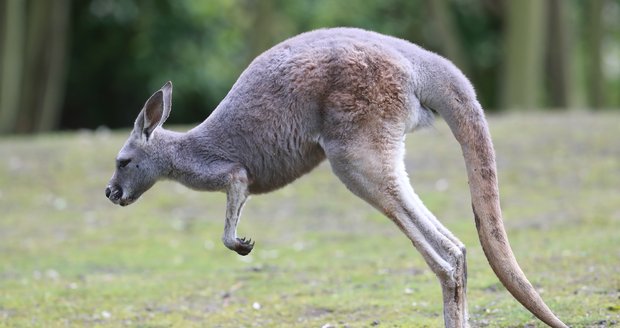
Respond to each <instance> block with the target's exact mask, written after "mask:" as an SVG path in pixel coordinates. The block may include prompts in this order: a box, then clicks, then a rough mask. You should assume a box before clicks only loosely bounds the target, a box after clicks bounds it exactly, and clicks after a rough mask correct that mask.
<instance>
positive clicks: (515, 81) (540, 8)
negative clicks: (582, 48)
mask: <svg viewBox="0 0 620 328" xmlns="http://www.w3.org/2000/svg"><path fill="white" fill-rule="evenodd" d="M546 9H547V8H546V2H545V1H539V0H521V1H508V2H507V6H506V12H507V14H508V16H507V23H508V26H507V31H506V37H505V45H504V47H505V48H504V51H505V54H504V56H505V57H504V72H503V73H504V81H503V89H502V95H503V101H502V107H504V108H508V109H534V108H539V107H540V106H541V105H542V104H541V101H540V97H541V96H542V94H541V90H542V83H541V82H542V80H543V73H542V72H543V67H544V66H543V63H544V61H543V58H544V56H543V55H544V42H545V36H546V33H545V24H544V20H545V18H546V17H547V15H546Z"/></svg>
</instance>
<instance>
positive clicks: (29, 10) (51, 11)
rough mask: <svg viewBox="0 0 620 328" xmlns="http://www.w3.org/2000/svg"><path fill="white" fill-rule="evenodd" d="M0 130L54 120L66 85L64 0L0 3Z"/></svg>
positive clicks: (43, 125) (40, 127)
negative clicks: (0, 19)
mask: <svg viewBox="0 0 620 328" xmlns="http://www.w3.org/2000/svg"><path fill="white" fill-rule="evenodd" d="M3 8H5V10H4V11H3V14H4V17H5V20H4V21H5V24H4V28H3V31H2V32H3V33H2V34H3V35H4V41H3V42H4V44H3V48H2V66H1V69H0V71H1V72H3V73H2V79H1V84H0V94H1V97H0V99H2V101H0V104H1V105H0V115H1V116H2V117H1V120H0V122H2V123H0V133H9V132H20V133H24V132H26V133H27V132H40V131H48V130H51V129H53V128H55V127H56V126H57V124H58V119H59V113H60V105H61V102H62V97H63V94H64V86H65V81H64V77H65V65H64V63H65V58H66V56H65V51H66V40H67V30H68V29H67V27H68V23H69V21H68V17H69V15H68V13H69V10H70V3H69V1H68V0H57V1H56V0H55V1H38V0H32V1H20V0H8V1H6V2H5V3H4V5H3Z"/></svg>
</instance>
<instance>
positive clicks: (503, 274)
mask: <svg viewBox="0 0 620 328" xmlns="http://www.w3.org/2000/svg"><path fill="white" fill-rule="evenodd" d="M171 102H172V83H171V82H168V83H166V84H165V85H164V86H163V87H162V88H161V89H160V90H158V91H157V92H155V93H154V94H153V95H152V96H151V97H150V98H149V99H148V100H147V101H146V103H145V105H144V107H143V108H142V110H141V112H140V113H139V115H138V118H137V119H136V121H135V124H134V128H133V130H132V132H131V134H130V136H129V138H128V140H127V141H126V143H125V145H124V146H123V147H122V149H121V150H120V152H119V154H118V156H117V158H116V171H115V172H114V175H113V176H112V179H111V180H110V182H109V184H108V186H107V188H106V189H105V194H106V197H108V198H109V199H110V200H111V201H112V202H113V203H115V204H119V205H121V206H126V205H129V204H131V203H133V202H134V201H135V200H136V199H138V198H139V197H140V196H141V195H142V193H144V192H145V191H146V190H148V189H149V188H150V187H151V186H153V185H154V184H155V182H156V181H157V180H159V179H172V180H176V181H178V182H180V183H182V184H184V185H185V186H187V187H189V188H192V189H195V190H203V191H222V192H226V197H227V204H226V220H225V225H224V233H223V235H222V241H223V243H224V245H225V246H226V247H228V248H229V249H231V250H233V251H235V252H237V253H238V254H240V255H247V254H249V253H250V252H251V251H252V248H253V247H254V242H252V241H251V239H246V238H240V237H238V236H237V224H238V223H239V216H240V213H241V209H242V207H243V205H244V203H245V201H246V200H247V198H248V196H249V195H251V194H261V193H266V192H270V191H273V190H275V189H278V188H280V187H282V186H284V185H286V184H288V183H291V182H292V181H294V180H295V179H297V178H299V177H300V176H302V175H303V174H305V173H307V172H309V171H311V170H312V169H313V168H314V167H316V166H317V165H318V164H319V163H321V162H322V161H323V160H324V159H326V158H327V160H328V161H329V163H330V165H331V168H332V170H333V172H334V173H335V174H336V176H338V178H339V179H340V180H341V181H342V182H343V183H344V184H345V185H346V187H347V188H348V189H349V190H350V191H351V192H353V193H354V194H355V195H357V196H359V197H360V198H362V199H363V200H365V201H366V202H368V203H369V204H370V205H372V206H373V207H375V208H376V209H378V210H379V211H381V212H382V213H383V214H384V215H385V216H387V217H388V218H389V219H390V220H392V221H393V222H394V223H395V224H396V225H397V226H398V228H400V230H402V232H403V233H404V234H405V235H406V236H407V237H408V238H409V239H410V240H411V242H412V243H413V246H414V247H415V248H416V249H417V250H418V251H419V252H420V253H421V254H422V256H423V258H424V260H425V261H426V263H427V264H428V265H429V267H430V268H431V270H432V271H433V272H434V273H435V275H436V276H437V278H438V279H439V281H440V283H441V287H442V293H443V307H444V310H443V316H444V322H445V326H446V327H469V324H468V313H467V304H466V295H465V292H466V285H467V265H466V259H465V246H464V244H463V243H462V242H461V241H459V240H458V239H457V238H456V237H455V236H454V235H453V234H452V233H451V232H450V231H448V229H447V228H446V227H444V226H443V225H442V224H441V223H440V222H439V220H437V218H435V216H434V215H433V214H432V213H431V212H430V211H429V210H428V209H427V208H426V207H425V205H424V204H423V203H422V201H421V200H420V198H419V197H418V196H417V195H416V193H415V192H414V190H413V188H412V187H411V185H410V183H409V179H408V176H407V173H406V171H405V165H404V161H403V157H404V138H405V135H406V133H408V132H411V131H414V130H416V129H419V128H422V127H425V126H428V125H430V124H431V122H432V120H433V118H434V114H435V113H438V114H439V115H441V116H442V117H443V118H444V120H445V121H446V122H447V124H448V125H449V127H450V129H451V131H452V133H453V134H454V137H455V138H456V139H457V140H458V142H459V143H460V145H461V148H462V152H463V157H464V159H465V163H466V169H467V175H468V179H469V186H470V193H471V201H472V209H473V214H474V220H475V224H476V228H477V230H478V236H479V239H480V243H481V245H482V249H483V250H484V253H485V255H486V257H487V259H488V261H489V264H490V265H491V267H492V269H493V271H494V272H495V274H496V275H497V277H498V278H499V280H500V281H501V282H502V284H503V285H504V286H505V287H506V288H507V289H508V291H509V292H510V293H511V294H512V295H513V296H514V297H515V298H516V299H517V300H518V301H519V302H521V304H523V306H525V308H527V309H528V310H529V311H530V312H531V313H533V314H534V315H535V316H536V317H538V318H539V319H540V320H542V321H543V322H545V323H546V324H547V325H549V326H551V327H567V326H566V325H565V324H564V323H563V322H562V321H560V319H558V318H557V317H556V316H555V315H554V314H553V313H552V312H551V310H550V309H549V308H548V307H547V305H546V304H545V302H544V301H543V300H542V298H541V297H540V295H539V294H538V293H537V291H536V290H535V289H534V287H533V286H532V284H531V283H530V282H529V281H528V279H527V278H526V276H525V274H524V273H523V272H522V270H521V268H520V267H519V265H518V263H517V261H516V259H515V257H514V254H513V252H512V249H511V248H510V244H509V242H508V237H507V235H506V232H505V229H504V226H503V221H502V214H501V209H500V201H499V190H498V179H497V169H496V164H495V152H494V148H493V144H492V141H491V136H490V133H489V129H488V126H487V122H486V119H485V116H484V113H483V110H482V107H481V105H480V104H479V102H478V101H477V99H476V94H475V92H474V89H473V87H472V85H471V84H470V82H469V81H468V80H467V78H466V77H465V76H464V75H463V74H462V73H461V71H459V69H458V68H456V67H455V66H454V65H453V64H452V63H451V62H450V61H449V60H447V59H445V58H443V57H441V56H439V55H437V54H435V53H432V52H430V51H427V50H425V49H422V48H421V47H419V46H417V45H415V44H412V43H410V42H408V41H405V40H401V39H398V38H394V37H390V36H386V35H382V34H378V33H375V32H370V31H365V30H361V29H355V28H333V29H321V30H316V31H312V32H307V33H303V34H300V35H298V36H295V37H293V38H290V39H288V40H286V41H284V42H282V43H280V44H278V45H276V46H274V47H273V48H271V49H270V50H267V51H266V52H264V53H263V54H261V55H260V56H258V57H257V58H256V59H254V61H253V62H252V63H251V64H250V65H249V66H248V67H247V69H246V70H245V71H244V72H243V73H242V74H241V76H240V77H239V79H238V80H237V82H236V83H235V84H234V85H233V87H232V89H231V90H230V92H229V93H228V94H227V95H226V97H225V98H224V99H223V100H222V101H221V103H220V104H219V105H218V106H217V108H216V109H215V110H214V111H213V113H212V114H211V115H210V116H209V117H208V118H207V119H206V120H205V121H204V122H202V123H201V124H199V125H198V126H196V127H195V128H193V129H191V130H189V131H187V132H185V133H179V132H173V131H169V130H165V129H164V128H162V124H163V123H164V122H165V121H166V119H167V118H168V116H169V115H170V109H171Z"/></svg>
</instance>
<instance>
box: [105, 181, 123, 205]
mask: <svg viewBox="0 0 620 328" xmlns="http://www.w3.org/2000/svg"><path fill="white" fill-rule="evenodd" d="M105 196H106V197H107V198H108V199H109V200H110V201H111V202H112V203H114V204H119V203H120V200H121V197H123V189H122V188H121V187H120V186H114V185H109V186H107V187H106V188H105Z"/></svg>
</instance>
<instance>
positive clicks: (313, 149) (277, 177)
mask: <svg viewBox="0 0 620 328" xmlns="http://www.w3.org/2000/svg"><path fill="white" fill-rule="evenodd" d="M257 152H260V155H258V157H259V158H260V159H261V161H260V162H254V163H251V164H250V165H246V167H247V168H248V170H249V171H250V176H251V184H250V186H249V189H250V193H252V194H260V193H266V192H270V191H273V190H276V189H278V188H281V187H284V186H285V185H287V184H289V183H291V182H293V181H294V180H296V179H297V178H299V177H301V176H302V175H304V174H306V173H308V172H310V171H311V170H312V169H313V168H315V167H316V166H317V165H319V164H320V163H321V162H322V161H323V160H324V159H325V152H324V151H323V148H321V147H320V146H319V145H318V144H306V145H304V146H303V147H300V148H297V149H294V150H292V149H288V148H286V147H284V148H272V147H267V149H262V150H261V149H257Z"/></svg>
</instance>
